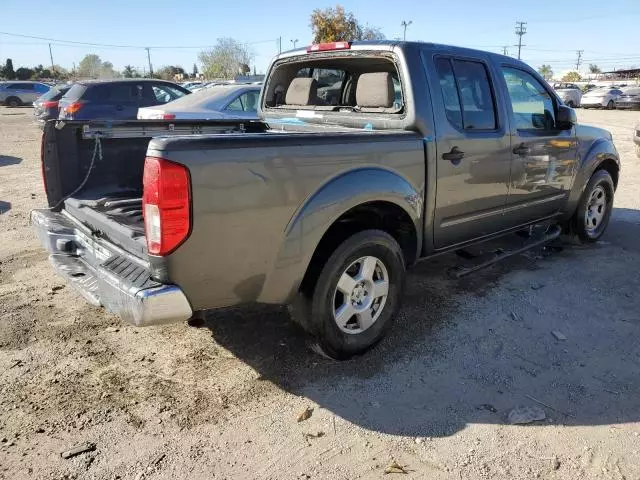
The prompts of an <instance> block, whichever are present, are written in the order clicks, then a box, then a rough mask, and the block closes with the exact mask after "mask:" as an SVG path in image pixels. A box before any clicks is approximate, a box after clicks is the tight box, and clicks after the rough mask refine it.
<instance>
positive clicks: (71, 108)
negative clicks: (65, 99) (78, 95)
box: [63, 102, 82, 115]
mask: <svg viewBox="0 0 640 480" xmlns="http://www.w3.org/2000/svg"><path fill="white" fill-rule="evenodd" d="M81 108H82V103H80V102H73V103H70V104H69V105H67V106H66V107H64V108H63V110H64V113H67V114H71V115H73V114H74V113H77V112H78V111H79V110H80V109H81Z"/></svg>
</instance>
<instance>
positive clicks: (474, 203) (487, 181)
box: [425, 56, 511, 249]
mask: <svg viewBox="0 0 640 480" xmlns="http://www.w3.org/2000/svg"><path fill="white" fill-rule="evenodd" d="M425 60H427V65H428V63H429V60H431V59H425ZM433 62H434V63H435V68H427V75H429V76H430V77H431V84H432V85H436V86H437V87H436V88H434V89H433V91H432V94H433V95H434V99H433V108H434V113H435V118H436V125H437V128H436V142H437V167H436V168H437V192H436V208H435V216H434V246H435V248H437V249H439V248H445V247H450V246H452V245H455V244H459V243H462V242H466V241H469V240H473V239H476V238H479V237H483V236H486V235H490V234H492V233H496V232H498V231H500V230H503V229H504V228H506V227H507V225H506V223H505V219H504V216H503V214H502V213H503V210H504V206H505V203H506V201H507V194H508V183H509V172H510V164H511V154H510V148H509V146H510V139H509V135H508V131H507V128H506V124H505V112H506V109H505V107H504V102H503V101H502V99H500V98H498V97H497V96H496V94H495V92H496V89H495V86H494V84H493V80H492V78H493V76H492V73H491V72H492V71H491V68H490V65H489V63H488V62H487V61H486V59H484V58H480V57H478V58H469V57H455V56H437V57H435V59H433Z"/></svg>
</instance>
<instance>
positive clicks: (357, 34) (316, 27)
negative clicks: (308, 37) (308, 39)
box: [310, 5, 385, 43]
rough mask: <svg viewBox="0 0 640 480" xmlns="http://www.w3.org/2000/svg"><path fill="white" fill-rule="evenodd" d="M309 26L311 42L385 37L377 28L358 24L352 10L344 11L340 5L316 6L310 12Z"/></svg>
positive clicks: (380, 38)
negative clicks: (332, 6) (311, 35)
mask: <svg viewBox="0 0 640 480" xmlns="http://www.w3.org/2000/svg"><path fill="white" fill-rule="evenodd" d="M310 26H311V31H312V32H313V43H324V42H339V41H347V42H350V41H353V40H382V39H384V38H385V37H384V34H383V33H382V31H381V30H380V29H379V28H377V27H369V26H363V25H360V23H358V20H357V19H356V17H355V15H354V14H353V13H352V12H348V13H347V12H345V10H344V7H342V6H341V5H336V8H326V9H324V10H321V9H319V8H316V9H315V10H314V11H313V12H312V13H311V25H310Z"/></svg>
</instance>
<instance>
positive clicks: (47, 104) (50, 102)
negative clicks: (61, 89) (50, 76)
mask: <svg viewBox="0 0 640 480" xmlns="http://www.w3.org/2000/svg"><path fill="white" fill-rule="evenodd" d="M42 106H43V107H44V108H56V107H57V106H58V101H57V100H47V101H46V102H42Z"/></svg>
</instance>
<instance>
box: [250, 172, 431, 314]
mask: <svg viewBox="0 0 640 480" xmlns="http://www.w3.org/2000/svg"><path fill="white" fill-rule="evenodd" d="M423 198H424V192H421V191H419V190H418V189H417V188H416V187H414V186H413V185H411V184H410V183H409V182H408V181H407V180H406V179H405V178H404V177H402V176H400V175H398V174H397V173H396V172H394V171H391V170H386V169H383V168H379V167H376V168H373V167H370V168H360V169H357V170H351V171H349V172H346V173H343V174H341V175H340V176H338V177H334V178H332V179H331V180H330V181H328V182H326V183H325V184H324V185H322V187H321V188H319V189H318V190H317V191H316V192H315V193H314V194H313V195H311V196H310V197H309V198H307V200H306V201H305V202H304V203H303V205H302V206H301V208H299V209H298V210H297V211H296V213H295V214H294V215H293V217H292V218H291V220H290V221H289V223H288V225H287V228H286V229H285V232H284V238H283V240H282V245H281V247H280V249H279V252H278V255H277V258H276V259H275V261H274V263H273V268H272V269H271V271H270V273H269V274H268V275H267V278H266V280H265V283H264V286H263V289H262V291H261V293H260V295H259V297H258V301H259V302H264V303H288V302H289V301H290V300H291V299H292V298H293V296H294V295H295V294H296V293H297V291H298V289H299V287H300V283H301V282H302V279H303V277H304V274H305V272H306V270H307V267H308V266H309V262H310V261H311V257H312V256H313V253H314V252H315V249H316V247H317V246H318V244H319V243H320V240H321V239H322V237H323V235H324V234H325V233H326V232H327V230H328V229H329V227H331V225H333V223H334V222H335V221H336V220H338V218H340V217H341V216H342V215H343V214H344V213H346V212H347V211H349V210H351V209H352V208H354V207H357V206H359V205H363V204H366V203H370V202H379V201H383V202H389V203H393V204H395V205H397V206H399V207H400V208H402V209H403V210H404V211H405V212H406V213H407V214H408V215H409V217H410V218H411V220H412V222H413V224H414V227H415V229H416V238H417V252H416V255H417V254H418V252H420V251H421V248H422V212H423Z"/></svg>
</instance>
